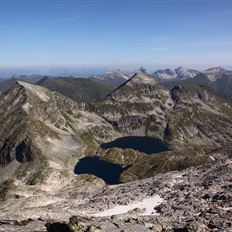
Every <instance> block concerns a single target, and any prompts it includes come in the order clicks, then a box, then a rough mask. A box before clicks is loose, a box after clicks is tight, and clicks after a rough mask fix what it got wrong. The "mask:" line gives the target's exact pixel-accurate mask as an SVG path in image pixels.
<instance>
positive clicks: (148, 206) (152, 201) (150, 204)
mask: <svg viewBox="0 0 232 232" xmlns="http://www.w3.org/2000/svg"><path fill="white" fill-rule="evenodd" d="M162 202H163V199H162V198H161V197H160V196H158V195H155V196H153V197H151V198H145V199H143V200H142V201H140V202H135V203H131V204H128V205H118V206H115V207H114V208H112V209H108V210H106V211H103V212H100V213H96V214H93V216H95V217H109V216H113V215H119V214H125V213H128V212H129V211H131V210H134V209H145V211H144V212H143V213H138V215H140V216H149V215H153V216H156V215H158V213H157V212H156V210H154V207H155V206H158V205H159V204H160V203H162Z"/></svg>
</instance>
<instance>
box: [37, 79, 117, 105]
mask: <svg viewBox="0 0 232 232" xmlns="http://www.w3.org/2000/svg"><path fill="white" fill-rule="evenodd" d="M36 84H37V85H40V86H43V87H46V88H47V89H50V90H52V91H56V92H58V93H61V94H63V95H64V96H66V97H69V98H71V99H72V100H74V101H76V102H86V103H93V102H97V101H102V100H103V99H104V98H105V97H106V96H107V95H108V94H109V93H110V92H111V91H112V90H113V87H111V86H108V85H105V84H104V83H101V82H98V81H96V80H95V79H92V78H74V77H57V78H50V77H44V78H43V79H41V80H39V81H38V82H37V83H36Z"/></svg>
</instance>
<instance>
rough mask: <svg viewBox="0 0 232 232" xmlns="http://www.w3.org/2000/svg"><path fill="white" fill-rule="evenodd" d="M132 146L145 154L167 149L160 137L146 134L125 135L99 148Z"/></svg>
mask: <svg viewBox="0 0 232 232" xmlns="http://www.w3.org/2000/svg"><path fill="white" fill-rule="evenodd" d="M113 147H118V148H122V149H125V148H132V149H135V150H138V151H140V152H144V153H146V154H152V153H159V152H163V151H169V149H168V147H167V145H165V144H164V143H163V142H162V141H161V140H160V139H157V138H152V137H148V136H141V137H140V136H127V137H122V138H118V139H116V140H114V141H111V142H109V143H103V144H101V148H103V149H108V148H113Z"/></svg>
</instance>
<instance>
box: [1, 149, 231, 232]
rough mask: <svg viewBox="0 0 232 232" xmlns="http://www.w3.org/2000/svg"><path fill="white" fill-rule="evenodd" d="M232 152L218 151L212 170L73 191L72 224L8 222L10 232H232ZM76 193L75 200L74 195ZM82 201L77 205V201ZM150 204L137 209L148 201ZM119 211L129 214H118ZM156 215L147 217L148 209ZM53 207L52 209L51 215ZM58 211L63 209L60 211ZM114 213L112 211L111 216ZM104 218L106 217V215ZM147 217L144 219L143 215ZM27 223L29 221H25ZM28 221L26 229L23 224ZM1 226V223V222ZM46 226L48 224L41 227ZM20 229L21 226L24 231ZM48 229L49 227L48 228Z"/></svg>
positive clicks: (4, 223) (209, 166)
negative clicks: (97, 189)
mask: <svg viewBox="0 0 232 232" xmlns="http://www.w3.org/2000/svg"><path fill="white" fill-rule="evenodd" d="M231 154H232V153H231V149H229V150H224V151H221V152H220V151H215V152H214V154H212V157H213V158H214V160H212V162H211V163H209V164H207V165H203V166H200V167H197V168H189V169H186V170H184V171H179V172H168V173H165V174H160V175H157V176H155V177H152V178H148V179H144V180H140V181H134V182H130V183H127V184H123V185H117V186H113V187H108V186H105V187H104V186H102V187H101V188H99V191H96V190H95V192H90V189H86V190H85V192H84V194H83V192H80V191H78V190H77V191H76V193H75V194H74V193H73V192H68V194H67V195H66V197H67V198H68V197H71V196H72V199H73V200H72V206H71V205H70V206H69V207H67V206H66V207H67V208H66V210H69V208H72V207H74V208H75V207H76V208H75V211H73V215H75V216H72V217H71V218H70V220H69V222H68V219H67V218H66V217H65V216H66V215H67V214H63V215H59V212H58V211H57V212H56V213H55V211H54V209H53V213H54V215H55V214H57V215H59V216H60V217H59V219H57V220H55V222H54V221H52V222H51V219H50V220H49V219H47V220H46V218H44V217H42V218H40V220H36V219H33V220H28V219H27V218H25V217H22V216H21V220H19V219H18V220H17V221H16V220H15V221H10V220H9V221H7V220H5V221H3V220H2V225H1V226H2V228H3V229H5V231H14V230H13V229H15V228H17V231H30V229H31V230H33V229H35V228H36V227H37V228H40V230H41V231H46V228H47V231H50V232H56V231H60V232H61V231H71V232H77V231H78V232H87V231H99V232H107V231H122V230H123V231H138V232H140V231H156V232H161V231H167V232H177V231H187V232H196V231H226V232H227V231H228V232H229V231H231V229H232V224H231V216H232V214H231V213H232V211H231V207H232V205H231V197H232V196H231V181H232V179H231V178H232V175H231V174H232V163H231V157H232V156H231ZM73 194H74V195H73ZM77 198H79V199H82V200H81V201H79V204H78V205H75V206H74V205H73V204H75V203H74V202H75V199H77ZM149 199H150V200H151V199H157V201H156V202H155V201H154V202H152V201H150V205H146V204H142V203H141V204H140V205H138V206H137V208H136V207H135V206H134V208H133V205H136V204H135V203H139V202H145V201H146V200H147V201H148V200H149ZM119 206H121V207H126V209H127V211H125V212H124V213H123V214H118V212H117V211H115V210H112V209H116V208H118V207H119ZM150 206H151V208H153V211H154V212H153V213H151V214H150V215H146V214H145V213H146V210H147V209H148V208H150ZM53 207H54V206H52V205H51V206H50V210H51V209H52V208H53ZM56 207H59V206H56ZM109 210H111V211H109ZM103 214H104V216H101V215H103ZM143 214H145V215H143ZM23 219H24V221H23ZM23 222H24V224H23ZM0 223H1V220H0ZM42 223H43V224H42ZM20 224H21V226H20ZM45 224H46V228H45Z"/></svg>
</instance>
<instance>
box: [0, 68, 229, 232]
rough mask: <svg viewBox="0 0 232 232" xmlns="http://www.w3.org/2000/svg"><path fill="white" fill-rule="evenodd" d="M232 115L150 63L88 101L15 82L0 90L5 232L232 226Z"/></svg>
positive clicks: (0, 198)
mask: <svg viewBox="0 0 232 232" xmlns="http://www.w3.org/2000/svg"><path fill="white" fill-rule="evenodd" d="M56 91H57V90H56ZM78 94H81V93H78ZM231 116H232V102H231V101H230V100H228V99H225V98H223V97H221V96H218V95H217V94H215V93H213V92H212V91H211V90H209V89H208V88H205V87H202V86H198V85H194V84H186V83H185V84H183V85H177V86H175V87H173V88H171V89H167V88H166V87H164V86H162V85H161V84H159V83H158V82H157V80H155V79H154V78H153V77H152V76H150V75H148V74H146V73H144V72H138V73H136V74H134V75H133V76H132V77H131V78H129V79H125V82H124V83H123V84H121V85H120V86H119V87H117V88H116V89H115V90H113V91H112V92H111V93H110V94H109V95H107V96H106V98H105V99H104V100H103V101H101V102H98V103H91V104H88V103H80V102H76V101H74V100H71V99H69V98H68V97H65V96H63V95H62V94H60V93H58V92H53V91H51V90H49V89H47V88H44V87H42V86H38V85H33V84H29V83H26V82H22V81H17V82H16V83H15V84H14V85H13V86H12V87H10V88H8V89H7V90H4V91H3V92H1V93H0V119H1V120H0V126H1V127H0V128H1V129H0V231H7V232H8V231H19V232H21V231H28V232H29V231H50V232H57V231H58V232H59V231H60V232H62V231H71V232H79V231H80V232H87V231H105V232H107V231H126V232H127V231H138V232H139V231H157V232H158V231H160V232H161V231H170V232H171V231H174V232H181V231H187V232H188V231H194V232H195V231H196V232H203V231H226V232H227V231H228V232H229V231H232V224H231V218H232V205H231V202H232V201H231V199H232V195H231V183H232V161H231V158H232V149H231V144H232V117H231Z"/></svg>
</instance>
